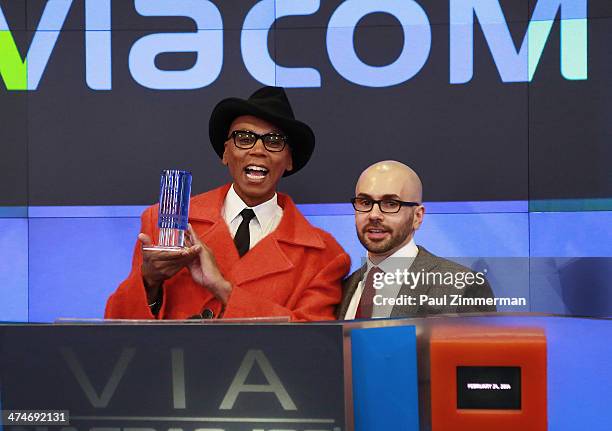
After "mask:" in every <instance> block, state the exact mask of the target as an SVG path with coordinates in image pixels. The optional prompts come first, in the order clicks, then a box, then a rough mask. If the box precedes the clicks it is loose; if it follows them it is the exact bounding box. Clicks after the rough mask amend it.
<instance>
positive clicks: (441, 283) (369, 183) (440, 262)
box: [337, 160, 495, 320]
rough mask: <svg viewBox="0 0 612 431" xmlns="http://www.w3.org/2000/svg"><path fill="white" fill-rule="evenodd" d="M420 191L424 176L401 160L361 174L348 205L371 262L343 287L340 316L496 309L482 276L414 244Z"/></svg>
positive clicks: (422, 210) (419, 216)
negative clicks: (491, 303) (350, 205)
mask: <svg viewBox="0 0 612 431" xmlns="http://www.w3.org/2000/svg"><path fill="white" fill-rule="evenodd" d="M422 193H423V187H422V184H421V180H420V179H419V176H418V175H417V174H416V172H414V171H413V170H412V169H410V168H409V167H408V166H406V165H405V164H403V163H400V162H397V161H393V160H386V161H383V162H378V163H375V164H373V165H372V166H370V167H368V168H367V169H366V170H365V171H363V173H362V174H361V176H360V177H359V180H358V181H357V186H356V187H355V197H354V198H353V199H351V202H352V204H353V207H354V208H355V227H356V230H357V236H358V237H359V241H360V242H361V244H362V245H363V246H364V247H365V248H366V249H367V251H368V258H367V261H366V263H365V264H364V265H363V266H362V267H361V268H360V269H359V270H357V271H355V272H354V273H353V274H351V275H350V276H349V277H348V278H347V279H346V280H345V282H344V285H343V298H342V302H341V304H340V305H339V306H338V310H337V317H338V319H341V320H349V319H367V318H384V317H422V316H427V315H431V314H447V313H465V312H487V311H495V306H494V305H487V303H488V302H491V301H490V299H489V298H491V299H492V298H493V292H492V291H491V287H490V286H489V284H488V283H487V281H486V279H485V278H484V275H483V274H480V273H474V272H472V271H471V270H470V269H469V268H466V267H464V266H461V265H459V264H457V263H455V262H452V261H450V260H447V259H443V258H440V257H437V256H434V255H433V254H431V253H429V252H428V251H427V250H425V248H423V247H421V246H417V245H416V244H415V242H414V234H415V232H416V231H417V230H418V229H419V227H421V224H422V223H423V217H424V215H425V207H424V206H423V204H422V201H423V199H422Z"/></svg>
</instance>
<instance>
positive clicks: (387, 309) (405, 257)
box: [344, 238, 419, 320]
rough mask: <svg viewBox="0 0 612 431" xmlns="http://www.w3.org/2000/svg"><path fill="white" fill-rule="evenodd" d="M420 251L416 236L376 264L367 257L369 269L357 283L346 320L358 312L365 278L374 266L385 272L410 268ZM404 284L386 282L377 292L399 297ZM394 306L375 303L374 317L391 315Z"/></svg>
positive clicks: (390, 296)
mask: <svg viewBox="0 0 612 431" xmlns="http://www.w3.org/2000/svg"><path fill="white" fill-rule="evenodd" d="M418 253H419V248H418V247H417V246H416V244H415V243H414V238H413V239H411V240H410V242H409V243H408V244H406V245H405V246H403V247H402V248H400V249H399V250H397V251H396V252H395V253H393V254H392V255H391V256H389V257H387V258H386V259H385V260H383V261H382V262H380V263H379V264H378V265H374V264H373V263H372V262H371V261H370V259H367V265H368V266H367V269H366V272H365V273H364V274H363V278H362V279H361V280H360V281H359V284H358V285H357V289H355V293H354V294H353V297H352V298H351V302H350V303H349V306H348V308H347V310H346V315H345V316H344V320H352V319H354V318H355V314H356V313H357V307H358V306H359V301H360V300H361V294H362V293H363V288H364V284H365V279H366V278H367V276H368V273H369V272H370V270H371V269H372V267H374V266H377V267H378V268H380V269H381V270H383V271H384V272H395V270H397V269H400V270H404V268H406V269H409V268H410V266H411V265H412V262H414V258H415V257H416V256H417V254H418ZM401 287H402V286H401V285H397V284H389V285H387V284H385V286H384V287H383V288H382V289H380V290H377V291H376V294H379V295H383V297H385V298H397V295H398V294H399V290H400V288H401ZM392 308H393V306H391V305H376V304H374V308H373V311H372V317H373V318H383V317H389V316H391V309H392Z"/></svg>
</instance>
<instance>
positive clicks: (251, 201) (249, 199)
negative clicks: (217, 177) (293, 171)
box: [234, 185, 276, 208]
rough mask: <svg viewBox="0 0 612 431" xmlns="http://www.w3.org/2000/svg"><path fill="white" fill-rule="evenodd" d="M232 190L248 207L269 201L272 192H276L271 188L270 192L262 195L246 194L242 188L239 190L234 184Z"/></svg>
mask: <svg viewBox="0 0 612 431" xmlns="http://www.w3.org/2000/svg"><path fill="white" fill-rule="evenodd" d="M234 191H235V192H236V194H237V195H238V197H239V198H240V199H242V202H244V203H245V204H247V206H248V207H249V208H253V207H256V206H257V205H261V204H263V203H264V202H267V201H269V200H270V199H272V198H273V197H274V194H275V193H276V191H274V190H272V192H271V193H268V194H267V195H264V196H247V195H245V194H244V193H243V192H242V190H239V189H238V188H237V187H236V185H234Z"/></svg>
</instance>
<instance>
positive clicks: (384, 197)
mask: <svg viewBox="0 0 612 431" xmlns="http://www.w3.org/2000/svg"><path fill="white" fill-rule="evenodd" d="M357 197H360V198H368V199H372V200H376V199H374V198H373V197H372V196H370V195H369V194H367V193H359V194H358V195H357ZM385 199H395V200H401V199H400V197H399V196H398V195H395V194H390V195H383V196H382V198H381V200H385Z"/></svg>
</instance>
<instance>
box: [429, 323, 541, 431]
mask: <svg viewBox="0 0 612 431" xmlns="http://www.w3.org/2000/svg"><path fill="white" fill-rule="evenodd" d="M430 340H431V341H430V364H431V370H430V372H431V375H430V377H431V425H432V431H449V430H452V431H490V430H495V431H517V430H520V431H546V429H547V410H546V337H545V335H544V331H543V330H542V329H537V328H518V327H497V326H472V325H469V326H467V325H463V326H461V325H460V326H453V327H437V328H433V329H432V334H431V339H430Z"/></svg>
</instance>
